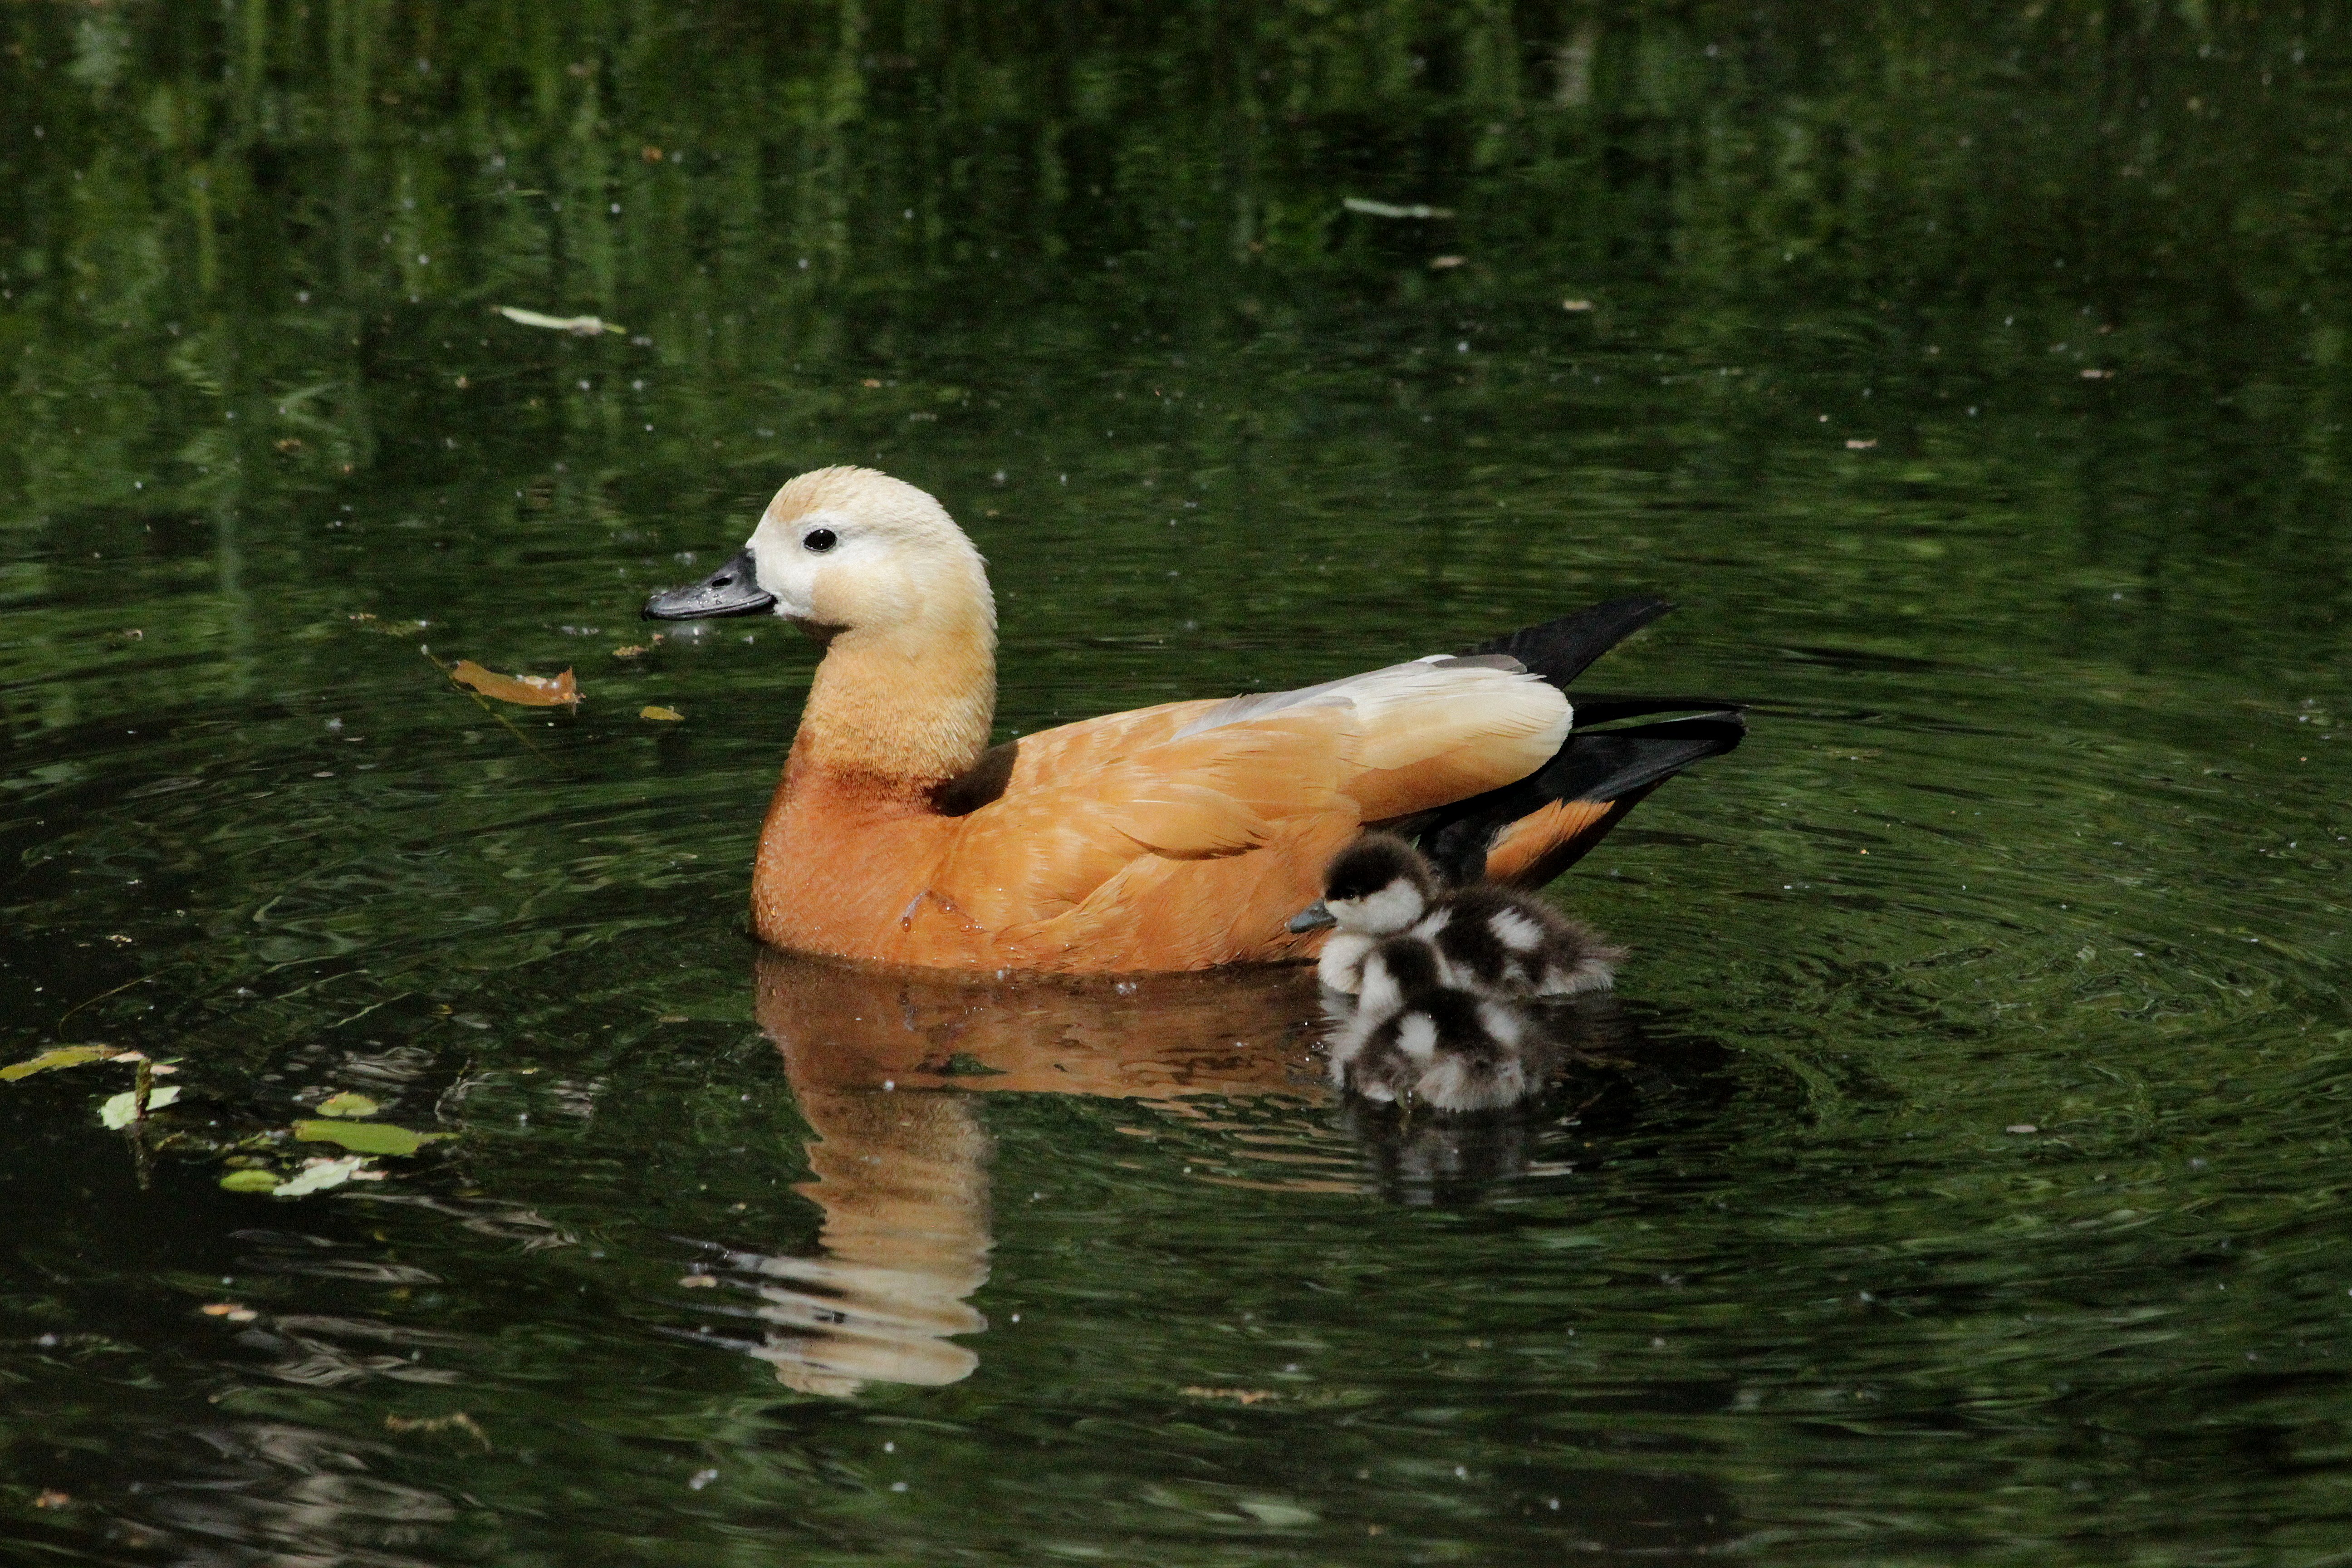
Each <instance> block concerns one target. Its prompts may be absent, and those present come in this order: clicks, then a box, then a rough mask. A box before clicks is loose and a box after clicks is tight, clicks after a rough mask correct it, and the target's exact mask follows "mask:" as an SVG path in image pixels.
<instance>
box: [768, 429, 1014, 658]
mask: <svg viewBox="0 0 2352 1568" xmlns="http://www.w3.org/2000/svg"><path fill="white" fill-rule="evenodd" d="M749 548H750V551H751V560H752V563H753V567H754V570H755V573H756V575H757V580H758V582H759V585H760V588H761V592H763V593H766V594H769V595H773V597H774V599H775V602H776V603H775V613H776V614H777V615H780V616H787V617H789V618H791V619H793V620H794V621H798V622H800V623H801V624H803V626H808V627H809V628H811V629H812V630H814V631H815V632H817V633H818V634H819V635H827V634H830V633H833V632H836V631H882V632H887V631H891V630H895V629H898V628H902V627H916V626H922V625H924V624H926V623H939V622H941V621H943V620H946V619H950V618H952V619H954V620H957V621H962V620H964V619H967V618H969V616H971V614H972V612H973V611H974V610H975V609H978V610H979V611H980V612H981V613H982V615H983V616H985V617H986V619H987V622H988V624H989V626H990V627H991V628H992V629H993V627H994V626H995V619H996V617H995V605H994V601H993V600H992V598H991V597H990V595H989V592H988V574H987V570H986V567H985V565H984V563H982V560H981V558H980V552H978V551H977V550H974V549H973V548H972V547H971V541H970V540H969V539H966V538H965V537H964V536H963V531H962V530H961V529H959V528H958V527H956V525H955V521H954V520H953V519H951V518H950V517H949V516H948V514H947V509H946V508H945V507H942V506H941V505H940V503H939V502H938V501H936V500H933V499H932V498H931V497H930V496H929V495H927V494H926V493H924V492H923V491H921V490H919V489H916V488H915V487H914V486H912V485H910V484H906V483H903V482H902V481H900V480H898V479H892V478H890V477H889V476H888V475H887V474H878V473H876V472H875V471H874V470H873V469H871V468H818V469H815V470H814V471H813V472H810V473H805V474H803V475H801V476H800V477H799V478H798V479H793V481H792V482H791V483H789V484H787V485H786V486H784V488H783V489H780V490H778V491H777V492H776V497H775V499H774V500H772V501H770V502H769V503H768V510H767V511H766V512H765V513H763V514H762V515H761V519H760V526H759V527H758V528H756V529H754V530H753V531H752V532H751V544H750V547H749Z"/></svg>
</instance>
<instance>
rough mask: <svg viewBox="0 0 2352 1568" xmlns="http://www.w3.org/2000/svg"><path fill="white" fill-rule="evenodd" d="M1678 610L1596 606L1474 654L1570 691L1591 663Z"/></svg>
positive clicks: (1625, 603)
mask: <svg viewBox="0 0 2352 1568" xmlns="http://www.w3.org/2000/svg"><path fill="white" fill-rule="evenodd" d="M1673 608H1674V605H1671V604H1669V603H1668V602H1667V601H1665V600H1664V599H1654V598H1651V597H1649V596H1648V595H1634V596H1633V597H1631V598H1625V599H1612V600H1610V601H1609V602H1608V603H1607V604H1605V605H1588V606H1586V607H1585V608H1583V609H1581V610H1579V611H1577V612H1576V613H1575V614H1573V615H1567V616H1560V617H1559V619H1558V620H1556V621H1546V622H1545V623H1544V624H1543V625H1541V626H1528V628H1526V629H1525V630H1523V631H1516V632H1513V633H1511V634H1510V635H1509V636H1508V637H1495V638H1492V639H1490V640H1488V641H1486V642H1482V643H1480V644H1479V645H1478V646H1477V647H1474V648H1472V649H1471V650H1470V651H1471V653H1473V654H1484V653H1500V654H1507V655H1509V656H1510V657H1511V658H1516V659H1517V660H1518V661H1519V662H1520V663H1521V664H1523V665H1525V666H1527V667H1528V668H1529V669H1531V670H1533V671H1534V672H1535V673H1536V674H1538V675H1540V676H1542V677H1543V678H1544V679H1546V680H1549V681H1550V682H1551V683H1552V684H1553V685H1554V686H1566V685H1567V684H1568V683H1569V682H1570V681H1571V680H1574V679H1576V678H1577V677H1578V676H1580V675H1582V674H1583V673H1584V672H1585V670H1586V669H1587V668H1589V667H1590V666H1591V663H1592V661H1593V660H1594V659H1596V658H1600V657H1601V655H1602V654H1604V653H1607V652H1608V651H1609V650H1610V649H1611V648H1612V647H1616V646H1617V645H1618V644H1619V643H1621V642H1623V641H1624V640H1625V639H1626V638H1627V637H1632V636H1633V634H1634V633H1635V632H1637V631H1640V630H1641V629H1642V628H1643V626H1648V625H1649V624H1650V623H1651V622H1652V621H1654V620H1656V619H1657V618H1658V617H1659V616H1663V615H1664V614H1665V613H1666V612H1667V611H1668V610H1671V609H1673Z"/></svg>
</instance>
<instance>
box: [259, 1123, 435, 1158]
mask: <svg viewBox="0 0 2352 1568" xmlns="http://www.w3.org/2000/svg"><path fill="white" fill-rule="evenodd" d="M294 1136H295V1137H297V1138H299V1139H300V1140H301V1141H302V1142H305V1143H340V1144H341V1145H342V1146H343V1147H344V1148H346V1149H349V1150H352V1152H356V1153H361V1154H414V1153H415V1152H417V1151H418V1150H419V1149H422V1148H424V1147H425V1145H426V1144H427V1143H433V1142H439V1141H440V1140H441V1139H444V1138H455V1137H456V1136H457V1134H456V1133H455V1132H412V1131H409V1130H408V1129H407V1128H405V1127H394V1125H393V1124H392V1123H391V1122H389V1121H297V1122H296V1123H295V1124H294Z"/></svg>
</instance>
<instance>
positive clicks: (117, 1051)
mask: <svg viewBox="0 0 2352 1568" xmlns="http://www.w3.org/2000/svg"><path fill="white" fill-rule="evenodd" d="M121 1055H122V1049H121V1047H119V1046H59V1047H57V1048H56V1049H55V1050H49V1051H43V1052H42V1053H41V1054H40V1055H39V1056H37V1057H31V1058H26V1060H24V1061H21V1062H11V1063H10V1064H9V1065H8V1066H6V1067H5V1068H0V1083H14V1082H16V1080H17V1079H20V1078H30V1077H32V1076H33V1075H34V1074H35V1073H37V1072H47V1071H48V1070H49V1069H50V1068H78V1067H79V1066H81V1064H82V1063H84V1062H102V1061H105V1060H106V1059H107V1058H110V1057H119V1056H121Z"/></svg>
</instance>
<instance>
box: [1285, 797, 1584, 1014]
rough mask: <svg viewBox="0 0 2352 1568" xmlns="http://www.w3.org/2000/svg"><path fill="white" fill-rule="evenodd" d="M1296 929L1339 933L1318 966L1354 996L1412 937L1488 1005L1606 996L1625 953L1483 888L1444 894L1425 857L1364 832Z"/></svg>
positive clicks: (1545, 908)
mask: <svg viewBox="0 0 2352 1568" xmlns="http://www.w3.org/2000/svg"><path fill="white" fill-rule="evenodd" d="M1290 923H1291V929H1292V930H1294V931H1312V930H1314V929H1316V927H1318V926H1319V925H1331V926H1334V927H1336V928H1337V929H1335V930H1334V931H1332V932H1331V935H1330V936H1329V937H1328V939H1326V941H1325V942H1324V944H1323V957H1322V960H1321V962H1320V963H1318V965H1317V967H1316V973H1317V974H1318V976H1319V977H1320V978H1321V980H1322V982H1323V984H1326V985H1328V986H1329V987H1330V988H1331V989H1332V990H1334V991H1339V992H1342V993H1346V994H1355V993H1356V992H1357V991H1358V990H1359V989H1360V986H1361V984H1362V971H1363V966H1364V963H1365V961H1366V959H1367V958H1368V957H1369V956H1370V952H1371V951H1372V949H1373V947H1374V946H1375V945H1377V944H1378V943H1379V942H1381V941H1382V940H1383V939H1385V938H1388V937H1392V936H1398V935H1401V934H1402V933H1404V932H1407V931H1411V932H1413V933H1414V934H1416V935H1419V936H1422V937H1424V938H1426V939H1427V940H1428V941H1429V942H1432V943H1433V944H1434V947H1435V951H1436V955H1437V958H1438V961H1439V963H1440V973H1441V975H1442V977H1443V981H1444V984H1446V985H1448V986H1452V987H1456V988H1459V989H1462V990H1466V991H1470V992H1475V993H1476V994H1479V995H1481V996H1486V997H1510V996H1571V995H1575V994H1579V993H1581V992H1588V991H1605V990H1607V989H1608V988H1609V986H1610V984H1611V983H1612V981H1613V980H1614V979H1615V977H1616V973H1617V965H1618V963H1620V962H1622V960H1623V958H1624V956H1625V951H1624V949H1622V948H1620V947H1613V946H1612V945H1610V944H1609V943H1608V942H1604V941H1603V940H1601V937H1600V936H1599V935H1598V934H1597V933H1596V932H1595V931H1593V930H1592V929H1591V927H1589V926H1586V925H1582V924H1580V923H1579V922H1578V921H1572V920H1570V919H1569V918H1568V917H1567V916H1566V915H1564V914H1562V913H1560V912H1559V910H1556V909H1554V908H1552V906H1551V905H1549V904H1548V903H1546V902H1544V901H1543V900H1540V899H1537V898H1533V897H1530V896H1529V895H1528V894H1526V893H1521V892H1516V891H1513V890H1512V889H1508V888H1498V887H1496V886H1494V885H1493V884H1491V883H1482V884H1479V885H1477V886H1474V887H1468V888H1447V887H1445V886H1444V883H1443V882H1442V881H1441V880H1440V879H1439V878H1438V875H1437V871H1436V868H1434V867H1433V866H1432V865H1431V864H1430V863H1429V861H1428V860H1427V859H1426V858H1424V857H1423V855H1422V854H1421V852H1420V851H1418V850H1416V849H1415V848H1413V847H1412V845H1410V844H1408V843H1406V842H1405V841H1404V840H1403V839H1402V838H1399V837H1396V836H1395V835H1393V834H1388V833H1367V834H1365V835H1364V836H1363V837H1360V838H1359V839H1357V840H1356V841H1355V842H1354V843H1353V844H1350V845H1349V846H1348V847H1347V848H1345V849H1342V850H1341V851H1339V854H1338V855H1337V856H1335V857H1334V858H1332V861H1331V866H1330V868H1329V869H1328V871H1326V872H1325V873H1324V878H1323V897H1322V899H1321V900H1318V902H1317V903H1316V904H1314V905H1312V906H1310V907H1309V908H1308V909H1307V910H1303V911H1302V912H1301V913H1300V914H1299V915H1298V916H1297V918H1296V919H1294V920H1293V921H1291V922H1290Z"/></svg>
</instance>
